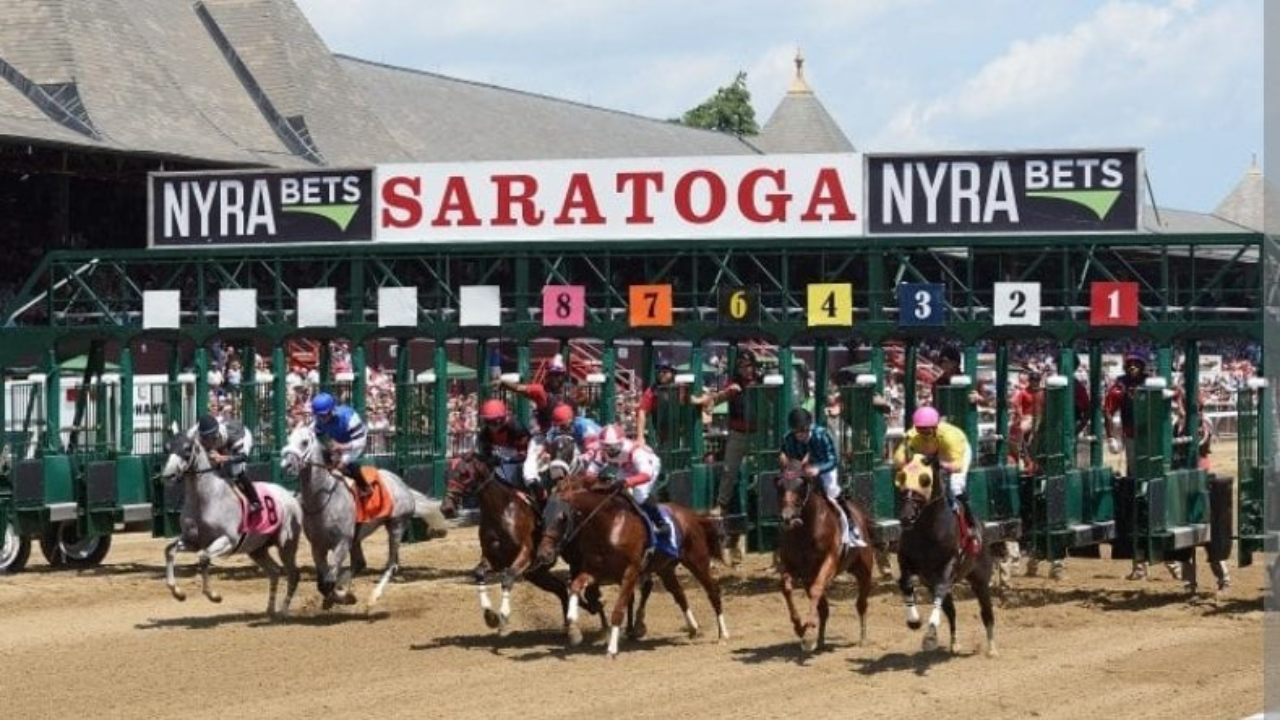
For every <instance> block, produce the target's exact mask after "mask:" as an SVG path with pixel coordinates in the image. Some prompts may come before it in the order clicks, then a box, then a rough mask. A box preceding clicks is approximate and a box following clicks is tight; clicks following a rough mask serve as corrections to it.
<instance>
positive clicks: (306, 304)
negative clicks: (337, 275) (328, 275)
mask: <svg viewBox="0 0 1280 720" xmlns="http://www.w3.org/2000/svg"><path fill="white" fill-rule="evenodd" d="M337 298H338V291H337V290H336V289H334V288H331V287H328V288H301V289H299V290H298V327H333V326H335V325H337V324H338V299H337Z"/></svg>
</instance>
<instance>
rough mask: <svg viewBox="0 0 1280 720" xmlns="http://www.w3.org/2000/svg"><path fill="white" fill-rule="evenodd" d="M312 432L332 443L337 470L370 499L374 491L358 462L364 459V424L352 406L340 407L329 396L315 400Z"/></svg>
mask: <svg viewBox="0 0 1280 720" xmlns="http://www.w3.org/2000/svg"><path fill="white" fill-rule="evenodd" d="M311 417H312V423H311V428H312V430H314V431H315V434H316V437H317V438H324V439H327V440H328V441H329V450H330V451H337V452H338V453H339V455H338V457H337V458H336V459H334V460H333V464H334V466H335V467H336V468H337V469H339V470H341V471H342V472H343V473H345V474H346V475H347V477H350V478H351V479H352V480H354V481H355V484H356V491H357V492H358V493H359V494H360V497H362V498H363V497H368V496H369V495H370V494H371V493H372V492H373V488H371V487H369V483H368V482H367V481H365V479H364V476H363V475H362V474H361V472H360V467H359V465H357V464H356V461H357V460H359V459H360V456H362V455H364V447H365V440H366V437H365V430H364V422H363V421H362V420H361V419H360V415H359V414H358V413H356V411H355V410H354V409H352V408H351V406H350V405H339V404H338V403H337V401H335V400H334V399H333V396H332V395H330V394H329V393H327V392H322V393H319V394H317V395H316V396H315V397H314V398H312V399H311Z"/></svg>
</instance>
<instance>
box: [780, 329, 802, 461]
mask: <svg viewBox="0 0 1280 720" xmlns="http://www.w3.org/2000/svg"><path fill="white" fill-rule="evenodd" d="M793 359H794V354H793V351H792V350H791V346H789V345H788V346H786V347H780V348H778V372H779V373H781V375H782V397H780V398H778V403H777V404H776V405H775V406H774V407H775V408H777V409H776V410H775V411H774V431H775V432H776V433H777V436H778V438H782V437H783V436H784V435H786V434H787V413H789V412H791V408H793V407H799V404H798V403H797V402H796V398H795V387H796V382H795V377H794V376H795V367H794V366H793V364H792V360H793Z"/></svg>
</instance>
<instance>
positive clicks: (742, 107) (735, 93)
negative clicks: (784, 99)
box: [678, 71, 760, 135]
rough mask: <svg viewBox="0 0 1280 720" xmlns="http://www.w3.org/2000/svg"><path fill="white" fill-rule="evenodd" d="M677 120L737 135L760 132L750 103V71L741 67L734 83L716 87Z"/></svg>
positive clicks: (692, 125) (693, 125) (757, 133)
mask: <svg viewBox="0 0 1280 720" xmlns="http://www.w3.org/2000/svg"><path fill="white" fill-rule="evenodd" d="M678 122H679V123H680V124H682V125H688V126H689V127H698V128H704V129H707V130H719V131H720V132H728V133H733V134H734V135H759V134H760V126H759V125H757V124H756V111H755V109H754V108H752V107H751V91H750V90H748V89H747V74H746V73H745V72H742V71H739V72H738V76H737V77H735V78H734V79H733V83H732V84H730V85H727V86H725V87H722V88H720V89H718V90H716V94H715V95H712V96H711V97H710V98H708V99H707V100H706V102H704V103H702V104H701V105H699V106H698V107H696V108H694V109H692V110H690V111H689V112H687V113H685V114H684V117H682V118H681V119H680V120H679V121H678Z"/></svg>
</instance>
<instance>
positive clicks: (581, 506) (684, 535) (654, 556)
mask: <svg viewBox="0 0 1280 720" xmlns="http://www.w3.org/2000/svg"><path fill="white" fill-rule="evenodd" d="M620 492H621V490H620V489H619V488H614V489H611V490H603V491H602V490H595V489H591V490H578V491H573V490H571V489H567V491H566V492H564V493H562V494H557V495H555V496H553V497H552V498H551V500H550V501H549V502H548V503H547V510H546V513H545V514H544V523H543V524H544V526H545V530H544V532H543V535H542V542H541V543H540V544H539V545H538V563H539V564H542V565H546V566H550V565H552V564H554V563H555V560H556V555H557V554H559V555H561V556H562V557H564V559H565V560H566V561H567V562H568V563H569V567H570V577H571V578H572V580H571V581H570V583H569V610H568V612H567V613H566V614H565V619H566V623H567V626H568V633H569V644H570V645H577V644H579V643H580V642H582V632H581V630H579V629H578V623H577V620H578V597H579V596H580V595H581V594H582V593H583V592H584V591H586V590H587V588H589V587H593V586H596V585H597V584H598V583H611V582H616V583H618V585H619V591H618V598H617V600H616V601H615V602H614V606H613V612H612V614H611V615H610V617H609V625H610V633H609V650H608V652H609V657H617V655H618V636H619V634H620V632H621V627H622V620H623V617H624V615H626V613H627V610H628V608H629V606H630V604H631V598H632V596H633V594H634V592H635V587H636V583H637V582H639V581H640V579H641V577H642V576H646V575H648V574H649V573H656V574H657V575H658V577H659V578H661V579H662V585H663V587H665V588H666V589H667V592H669V593H671V596H672V597H673V598H675V601H676V604H677V605H679V606H680V610H681V611H682V612H683V613H684V618H685V629H686V631H687V632H688V633H689V637H696V636H697V635H698V622H697V621H696V620H695V619H694V617H693V612H692V611H691V610H690V609H689V601H688V599H687V598H686V597H685V594H684V589H683V588H681V587H680V580H679V579H678V578H677V577H676V565H677V564H679V565H683V566H685V567H686V568H688V569H689V572H691V573H693V576H694V578H696V579H697V581H698V583H699V584H701V585H702V588H703V590H705V591H706V593H707V598H708V599H709V600H710V601H711V607H712V608H713V609H714V610H715V613H716V625H717V629H718V631H719V638H720V639H721V640H724V639H725V638H728V637H729V629H728V626H727V625H725V620H724V608H723V606H722V605H721V602H720V586H719V584H718V583H717V582H716V580H715V578H713V577H712V575H711V558H712V557H715V556H718V555H719V552H720V532H719V529H718V528H717V526H716V524H715V522H714V521H713V520H711V519H709V518H704V517H702V516H701V515H698V514H697V513H695V512H693V511H692V510H689V509H688V508H684V507H681V506H679V505H674V504H667V508H668V509H669V510H670V511H671V519H672V521H673V522H674V524H675V529H676V533H677V536H678V537H679V538H680V557H679V558H678V559H675V558H671V557H668V556H667V555H665V554H662V553H660V552H658V551H656V550H653V551H648V550H647V549H646V545H647V541H648V529H647V526H646V522H645V520H644V519H642V518H641V517H640V514H639V512H637V511H636V509H635V507H634V505H633V504H632V503H631V501H630V500H628V499H625V498H622V497H620V495H619V493H620ZM649 586H650V584H649V583H645V587H644V588H643V589H642V591H641V596H640V608H639V610H638V611H637V613H636V616H635V620H634V623H633V626H632V635H633V637H640V636H642V635H643V634H644V611H645V602H646V601H647V600H648V589H649Z"/></svg>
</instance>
